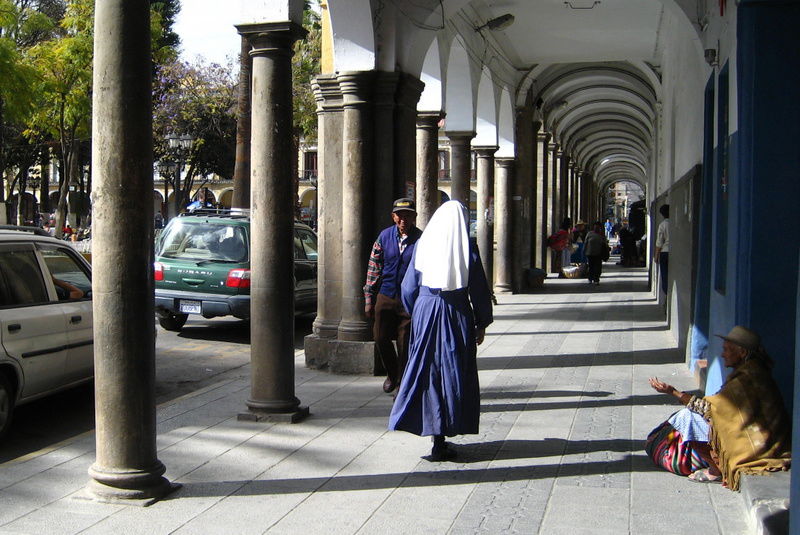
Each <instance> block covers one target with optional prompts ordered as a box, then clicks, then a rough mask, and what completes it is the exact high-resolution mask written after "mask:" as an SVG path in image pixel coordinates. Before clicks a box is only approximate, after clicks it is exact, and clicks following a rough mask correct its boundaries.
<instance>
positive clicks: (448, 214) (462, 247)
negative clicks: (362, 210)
mask: <svg viewBox="0 0 800 535" xmlns="http://www.w3.org/2000/svg"><path fill="white" fill-rule="evenodd" d="M467 217H468V216H467V209H466V208H465V207H464V205H463V204H461V203H460V202H458V201H447V202H446V203H444V204H443V205H441V206H440V207H439V209H438V210H436V212H435V213H434V214H433V217H431V220H430V221H429V222H428V225H427V226H426V227H425V231H424V232H423V233H422V237H420V239H419V241H418V242H417V245H416V246H415V248H414V254H415V257H416V260H415V266H414V267H415V269H416V270H417V271H419V272H420V274H421V277H420V284H422V285H423V286H427V287H429V288H441V289H442V290H456V289H458V288H464V287H466V286H467V284H468V283H469V229H468V227H467V224H468V223H467Z"/></svg>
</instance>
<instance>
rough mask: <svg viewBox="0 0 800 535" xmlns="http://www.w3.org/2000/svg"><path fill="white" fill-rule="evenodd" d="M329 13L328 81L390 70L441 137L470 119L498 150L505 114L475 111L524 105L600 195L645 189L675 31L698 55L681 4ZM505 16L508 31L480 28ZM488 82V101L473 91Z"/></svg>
mask: <svg viewBox="0 0 800 535" xmlns="http://www.w3.org/2000/svg"><path fill="white" fill-rule="evenodd" d="M328 11H329V13H330V14H331V27H332V33H333V43H334V57H335V61H334V65H335V68H336V70H338V71H348V70H361V69H369V68H382V69H386V68H391V66H392V65H394V66H395V69H397V70H401V71H404V72H406V73H409V74H412V75H414V76H417V77H420V78H421V79H425V80H426V82H427V83H428V85H429V86H430V89H426V92H428V94H426V95H425V98H424V100H425V105H426V106H428V107H430V108H432V109H433V108H435V107H437V106H441V108H442V109H445V110H446V111H447V119H446V120H447V123H448V125H453V124H458V125H462V126H464V127H465V128H468V127H472V125H475V124H476V116H477V121H478V122H480V126H481V132H482V139H484V138H485V139H494V137H495V136H494V135H493V134H492V133H491V132H485V130H486V127H487V125H488V127H489V128H491V124H489V123H491V119H492V116H493V115H496V120H497V123H498V124H495V125H494V127H495V128H496V129H497V138H498V142H499V143H500V144H501V145H502V144H503V140H507V141H509V142H512V143H513V139H509V136H508V134H507V133H504V130H505V131H506V132H508V131H509V130H511V131H513V129H509V127H508V125H505V126H503V125H502V122H503V121H504V120H505V119H504V118H505V117H506V116H507V115H509V113H508V112H507V111H504V110H505V108H504V106H505V104H502V105H499V106H498V105H497V104H496V103H495V104H494V105H493V104H489V105H487V104H486V103H483V104H479V101H480V100H481V99H499V100H497V101H496V102H500V103H504V102H510V103H511V105H512V108H513V106H518V107H519V106H524V105H525V103H526V102H533V103H535V104H534V105H535V110H534V113H533V116H534V118H535V119H534V120H536V121H539V120H541V122H542V128H543V130H544V131H546V132H549V133H551V134H552V135H553V141H554V142H556V143H558V144H559V145H560V146H561V147H562V150H565V151H566V152H567V154H568V155H569V156H570V158H571V159H572V161H574V162H576V165H578V166H579V167H580V168H581V169H582V170H584V171H586V172H589V173H591V174H592V175H593V176H594V179H595V180H597V181H598V183H599V181H607V180H612V179H618V178H624V177H628V178H630V179H631V180H634V181H640V183H641V184H646V183H647V182H648V180H647V179H646V178H647V177H646V176H645V175H646V171H645V170H649V169H653V168H654V165H653V162H652V161H651V159H652V158H653V154H655V151H654V150H653V144H654V142H655V139H656V138H657V131H658V128H659V124H658V122H657V121H658V116H659V114H658V111H657V110H658V109H659V108H660V102H661V94H662V87H661V72H662V69H664V68H666V67H665V64H668V62H666V61H665V60H664V58H665V57H668V56H669V55H670V54H671V50H670V47H675V46H677V45H676V44H675V43H674V40H673V39H672V38H671V37H670V35H673V34H674V30H675V28H676V27H678V26H679V27H680V28H681V31H682V32H683V33H682V34H681V35H683V36H685V37H687V38H688V39H689V40H690V41H691V46H690V47H689V49H691V50H692V52H691V53H692V54H696V55H697V58H696V59H698V60H699V61H702V54H703V50H702V49H703V46H702V44H701V39H700V37H701V35H700V24H699V21H698V10H697V5H696V2H693V1H690V0H602V2H593V1H591V0H573V1H572V2H564V1H563V0H536V1H535V2H531V1H530V0H503V1H502V2H500V1H499V0H415V1H414V2H403V1H398V0H390V2H380V1H378V0H337V1H336V2H329V4H328ZM504 15H513V17H514V22H513V24H511V25H509V26H504V27H502V28H494V27H493V26H492V25H488V26H487V23H489V21H492V20H493V19H496V18H498V17H501V16H504ZM370 22H371V23H372V28H371V30H370V24H369V23H370ZM436 59H438V60H439V61H440V65H438V67H434V66H432V65H431V61H435V60H436ZM451 62H456V63H457V64H458V65H454V64H451ZM676 68H680V65H678V66H676ZM672 75H673V77H674V76H675V73H672ZM436 77H440V78H441V79H440V80H438V81H439V84H436V83H434V80H435V79H436ZM487 82H490V83H491V84H492V85H493V86H494V87H493V88H492V90H489V88H488V87H480V90H479V85H480V84H484V85H485V84H487ZM430 91H434V92H437V95H431V94H429V92H430ZM501 95H508V97H500V96H501ZM493 109H497V110H498V113H496V114H495V113H493V112H492V110H493ZM462 114H463V115H464V116H463V117H461V115H462ZM510 115H511V116H513V115H514V114H513V113H511V114H510ZM481 121H482V122H481ZM601 162H606V163H605V164H601ZM637 183H639V182H637Z"/></svg>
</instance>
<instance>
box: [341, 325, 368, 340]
mask: <svg viewBox="0 0 800 535" xmlns="http://www.w3.org/2000/svg"><path fill="white" fill-rule="evenodd" d="M337 338H338V339H339V340H346V341H348V342H368V341H369V340H370V339H372V329H370V325H369V323H367V322H366V321H352V320H342V321H340V322H339V332H338V336H337Z"/></svg>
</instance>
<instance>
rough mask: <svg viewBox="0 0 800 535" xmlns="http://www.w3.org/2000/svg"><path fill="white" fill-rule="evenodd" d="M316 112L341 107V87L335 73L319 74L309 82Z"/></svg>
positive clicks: (334, 109) (339, 108)
mask: <svg viewBox="0 0 800 535" xmlns="http://www.w3.org/2000/svg"><path fill="white" fill-rule="evenodd" d="M311 89H312V91H314V100H316V102H317V113H321V112H326V111H337V110H341V108H342V102H343V98H342V89H341V87H339V80H338V78H337V77H336V75H335V74H320V75H318V76H316V77H315V78H314V79H313V80H312V82H311Z"/></svg>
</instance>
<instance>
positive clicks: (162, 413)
mask: <svg viewBox="0 0 800 535" xmlns="http://www.w3.org/2000/svg"><path fill="white" fill-rule="evenodd" d="M662 317H663V313H662V312H661V311H660V310H659V305H657V304H656V302H655V300H654V299H653V296H652V295H651V294H650V293H649V292H648V291H647V282H646V273H645V272H644V270H643V269H642V270H638V269H637V270H634V269H627V270H622V269H620V268H617V267H616V266H612V265H610V264H606V274H605V275H604V277H603V280H602V282H601V285H600V286H599V287H590V286H588V284H586V282H585V281H583V280H557V279H548V281H547V283H546V288H545V290H543V291H542V292H541V293H538V294H528V295H514V296H500V305H499V306H498V307H496V309H495V318H496V320H495V323H494V324H493V325H492V327H491V328H490V330H489V333H488V336H487V341H486V342H485V343H484V345H482V346H481V347H480V348H479V349H480V351H479V357H480V368H481V385H482V394H483V395H482V399H483V415H482V419H481V434H480V435H478V436H467V437H459V438H457V439H456V440H455V442H456V443H457V444H459V445H460V446H459V452H460V459H459V461H458V462H456V463H442V464H432V463H429V462H427V461H425V460H422V459H420V456H421V455H425V454H427V453H428V450H429V442H428V441H427V440H426V439H421V438H418V437H415V436H411V435H407V434H404V433H395V432H387V431H386V430H385V426H386V417H387V414H388V412H389V408H390V404H391V397H390V396H387V395H385V394H383V393H382V392H381V388H380V385H381V383H382V381H383V378H381V377H346V376H334V375H329V374H327V373H323V372H318V371H312V370H307V369H305V368H304V367H303V366H302V362H303V358H302V354H301V353H298V355H297V381H298V387H297V394H298V396H299V397H300V399H301V400H302V402H303V403H304V404H308V405H310V408H311V413H312V416H311V418H309V419H308V420H306V421H305V422H303V423H300V424H297V425H287V424H279V425H272V426H265V425H264V424H253V423H246V422H238V421H237V420H236V418H235V414H236V413H237V412H239V411H241V410H242V409H243V407H244V400H245V399H246V397H247V395H248V393H249V390H250V388H249V379H248V377H247V376H246V373H247V370H245V372H244V374H242V373H239V375H236V376H231V377H229V378H228V379H226V380H225V381H223V382H220V383H219V384H216V385H214V386H212V387H210V388H206V389H204V390H201V391H198V392H195V393H193V394H190V395H188V396H186V397H184V398H181V399H179V400H177V401H174V402H171V403H169V404H166V405H162V406H161V407H159V409H158V446H159V458H160V459H161V460H162V461H163V463H164V464H165V465H166V467H167V477H168V478H169V479H170V480H172V481H177V482H180V483H182V485H183V487H182V488H181V489H180V490H179V491H177V492H176V493H174V494H173V495H172V496H171V497H170V498H169V499H167V500H164V501H162V502H159V503H156V504H155V505H153V506H151V507H148V508H136V507H131V506H116V505H103V504H95V503H91V502H87V501H83V500H78V499H75V496H77V495H80V493H81V488H82V486H83V485H84V484H86V482H87V481H88V476H87V474H86V470H87V468H88V467H89V466H90V464H91V463H92V462H93V461H94V452H93V445H94V436H93V435H88V436H83V437H79V438H77V439H75V440H72V441H68V442H66V443H64V444H61V445H60V446H59V447H57V448H55V449H52V450H50V451H44V452H41V453H40V454H39V455H34V456H31V457H30V458H28V459H26V460H23V461H18V462H12V463H10V464H6V465H3V466H0V495H1V496H2V503H3V507H2V508H0V533H53V534H55V533H126V534H128V535H132V534H135V533H147V534H157V533H204V534H205V533H229V534H230V533H236V534H246V533H264V532H268V533H302V534H308V533H343V534H344V533H346V534H349V533H364V534H374V533H392V534H397V533H464V534H467V533H525V534H530V533H543V534H548V535H551V534H559V533H563V534H579V533H587V534H588V533H591V534H600V533H614V534H617V533H634V534H639V533H648V534H656V533H664V534H667V533H669V534H673V533H689V532H691V533H705V534H712V533H725V534H732V533H746V532H747V526H746V523H745V520H744V510H743V506H742V499H741V497H740V496H739V495H738V494H736V493H732V492H730V491H728V490H726V489H723V488H721V487H720V486H719V485H703V484H696V483H692V482H690V481H688V480H687V479H685V478H680V477H677V476H674V475H671V474H668V473H666V472H662V471H659V470H656V469H655V468H654V467H653V466H652V465H651V463H650V462H649V460H648V459H647V458H646V457H645V456H644V453H643V451H642V447H643V444H644V437H645V436H646V435H647V432H648V431H649V430H650V429H651V428H653V427H654V426H655V425H656V424H658V423H659V422H661V421H662V420H663V419H664V418H665V417H666V416H667V415H669V414H670V413H671V412H672V411H673V410H675V408H676V407H675V405H674V404H673V403H672V401H671V400H670V399H668V398H667V396H660V395H658V394H656V393H655V392H654V391H652V390H651V389H650V388H649V386H648V385H647V383H646V379H647V377H648V376H651V375H657V376H659V377H661V378H664V379H667V380H668V381H670V382H672V383H673V384H675V385H676V386H677V387H678V388H682V389H689V388H691V387H692V386H693V378H692V377H691V376H690V375H689V374H688V372H687V371H686V367H685V365H684V364H682V360H683V356H682V355H681V354H679V353H678V352H677V351H676V350H674V349H673V347H674V343H673V341H672V339H671V337H670V335H669V333H668V331H667V330H666V325H665V323H664V321H663V320H662V319H661V318H662Z"/></svg>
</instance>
